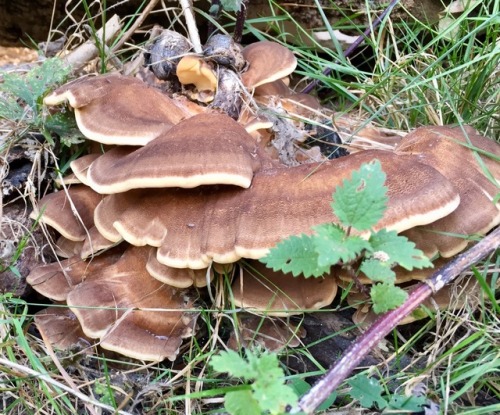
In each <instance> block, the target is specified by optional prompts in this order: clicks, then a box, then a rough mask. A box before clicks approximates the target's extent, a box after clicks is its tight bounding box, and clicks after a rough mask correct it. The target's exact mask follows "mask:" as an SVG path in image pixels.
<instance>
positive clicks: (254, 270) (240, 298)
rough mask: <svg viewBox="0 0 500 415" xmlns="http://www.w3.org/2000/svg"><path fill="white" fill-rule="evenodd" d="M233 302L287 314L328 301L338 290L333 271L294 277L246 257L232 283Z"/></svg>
mask: <svg viewBox="0 0 500 415" xmlns="http://www.w3.org/2000/svg"><path fill="white" fill-rule="evenodd" d="M232 290H233V296H234V303H235V304H236V306H237V307H243V308H246V309H247V310H249V311H251V312H254V313H255V312H257V313H263V314H266V315H270V316H290V315H294V314H301V313H303V312H306V311H309V310H318V309H320V308H322V307H326V306H327V305H329V304H330V303H331V302H332V301H333V299H334V298H335V295H336V294H337V283H336V282H335V277H334V276H333V275H326V276H324V277H322V278H304V277H303V276H299V277H293V276H292V275H291V274H283V273H282V272H275V271H272V270H271V269H269V268H266V267H265V265H263V264H261V263H260V262H257V261H247V263H246V264H244V265H243V267H242V270H241V273H240V274H239V276H237V278H236V279H235V280H234V282H233V284H232Z"/></svg>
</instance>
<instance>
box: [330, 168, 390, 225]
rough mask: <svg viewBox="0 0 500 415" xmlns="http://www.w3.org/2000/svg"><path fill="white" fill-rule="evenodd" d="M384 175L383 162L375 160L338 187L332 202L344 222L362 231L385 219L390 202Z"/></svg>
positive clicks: (337, 214)
mask: <svg viewBox="0 0 500 415" xmlns="http://www.w3.org/2000/svg"><path fill="white" fill-rule="evenodd" d="M385 177H386V175H385V173H384V172H383V171H382V166H381V165H380V162H379V161H378V160H374V161H373V162H371V163H364V164H362V165H361V168H360V169H359V170H357V171H354V172H353V173H352V176H351V178H350V179H344V181H343V182H342V184H341V185H340V186H337V187H336V188H335V192H334V194H333V202H332V204H331V205H332V208H333V211H334V213H335V215H336V216H337V217H338V218H339V220H340V222H341V223H342V225H344V226H346V227H353V228H355V229H358V230H360V231H363V230H367V229H370V228H371V227H373V226H374V225H375V224H376V223H377V222H378V221H379V220H380V219H381V218H382V216H383V215H384V211H385V208H386V205H387V195H386V193H387V188H386V187H385V186H384V182H385Z"/></svg>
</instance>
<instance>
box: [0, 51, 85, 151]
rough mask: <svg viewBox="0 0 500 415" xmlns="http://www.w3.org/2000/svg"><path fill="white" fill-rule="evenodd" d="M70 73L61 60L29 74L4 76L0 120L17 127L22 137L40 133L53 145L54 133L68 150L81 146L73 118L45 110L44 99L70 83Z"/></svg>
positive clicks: (45, 64)
mask: <svg viewBox="0 0 500 415" xmlns="http://www.w3.org/2000/svg"><path fill="white" fill-rule="evenodd" d="M70 69H71V68H70V67H69V66H68V65H66V64H65V63H64V62H63V61H62V60H61V59H58V58H51V59H47V60H45V61H44V62H43V63H42V64H41V65H39V66H35V67H34V68H33V69H32V70H30V71H29V72H27V73H17V72H12V73H5V74H4V75H3V83H1V84H0V97H2V99H0V119H2V118H3V119H5V120H8V121H10V122H11V123H13V124H15V125H16V130H18V131H21V132H22V133H25V132H26V131H37V132H38V131H40V132H41V133H42V134H43V136H44V137H45V139H46V140H47V141H48V142H49V143H51V144H54V143H53V140H52V137H51V134H52V133H55V134H57V135H58V136H60V137H61V141H62V143H63V144H65V145H67V146H70V145H71V144H76V143H79V142H81V141H82V137H81V133H80V132H79V131H78V129H77V128H76V123H75V121H74V118H73V117H69V116H68V114H65V113H62V112H57V113H53V114H52V113H48V112H46V111H44V109H43V98H44V96H45V95H46V94H47V93H48V92H49V91H52V90H53V89H54V88H55V87H57V86H58V85H60V84H62V83H63V82H65V81H66V80H67V78H68V75H69V72H70ZM22 133H21V134H20V135H22Z"/></svg>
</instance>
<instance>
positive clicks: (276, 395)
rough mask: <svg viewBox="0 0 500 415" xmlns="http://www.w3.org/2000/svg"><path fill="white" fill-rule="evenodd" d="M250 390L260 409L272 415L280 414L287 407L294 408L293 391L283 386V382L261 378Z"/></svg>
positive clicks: (295, 400) (295, 396) (295, 399)
mask: <svg viewBox="0 0 500 415" xmlns="http://www.w3.org/2000/svg"><path fill="white" fill-rule="evenodd" d="M283 377H284V375H283V376H282V379H283ZM252 390H253V396H254V398H255V399H256V400H257V402H258V403H259V406H260V407H261V409H262V410H263V411H269V412H271V413H272V414H277V413H282V412H284V409H285V408H286V406H287V405H292V406H294V405H296V404H297V401H298V398H297V395H296V394H295V392H294V390H293V389H292V388H291V387H290V386H288V385H285V384H284V383H283V380H281V381H277V379H266V378H265V377H261V378H258V379H257V380H256V381H255V382H254V383H253V384H252Z"/></svg>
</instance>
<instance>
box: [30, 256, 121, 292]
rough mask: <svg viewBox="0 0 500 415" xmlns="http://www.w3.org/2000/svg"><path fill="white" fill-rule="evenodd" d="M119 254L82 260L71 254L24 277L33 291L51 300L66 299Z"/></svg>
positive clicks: (112, 261) (110, 263)
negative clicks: (72, 291) (74, 289)
mask: <svg viewBox="0 0 500 415" xmlns="http://www.w3.org/2000/svg"><path fill="white" fill-rule="evenodd" d="M120 256H121V251H120V250H113V251H110V252H107V253H106V254H105V255H101V256H99V257H95V258H93V259H92V260H91V261H84V260H82V259H81V258H80V257H79V256H73V257H71V258H68V259H65V260H63V261H59V262H53V263H51V264H47V265H41V266H38V267H36V268H34V269H33V270H32V271H31V272H30V273H29V275H28V277H27V278H26V281H27V282H28V284H30V285H31V286H32V287H33V288H34V289H35V291H37V292H39V293H40V294H42V295H43V296H44V297H47V298H50V299H51V300H53V301H66V297H67V295H68V293H69V292H70V291H71V290H72V289H73V288H75V287H76V286H77V285H78V284H80V283H81V282H83V281H85V280H86V279H87V278H88V277H89V276H90V275H92V274H93V273H94V272H96V271H98V270H99V269H101V268H105V267H108V266H110V265H112V264H114V263H115V262H116V261H117V260H118V259H119V258H120Z"/></svg>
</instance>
